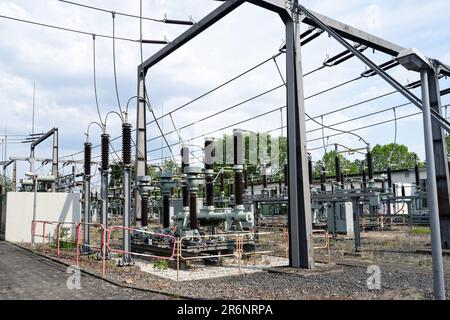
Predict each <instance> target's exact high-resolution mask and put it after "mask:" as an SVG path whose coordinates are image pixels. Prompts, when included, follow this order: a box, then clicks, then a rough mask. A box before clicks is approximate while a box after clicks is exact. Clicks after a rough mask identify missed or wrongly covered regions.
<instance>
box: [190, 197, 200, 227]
mask: <svg viewBox="0 0 450 320" xmlns="http://www.w3.org/2000/svg"><path fill="white" fill-rule="evenodd" d="M189 201H190V204H189V218H190V227H191V230H195V229H197V228H198V223H197V193H196V192H191V193H190V199H189Z"/></svg>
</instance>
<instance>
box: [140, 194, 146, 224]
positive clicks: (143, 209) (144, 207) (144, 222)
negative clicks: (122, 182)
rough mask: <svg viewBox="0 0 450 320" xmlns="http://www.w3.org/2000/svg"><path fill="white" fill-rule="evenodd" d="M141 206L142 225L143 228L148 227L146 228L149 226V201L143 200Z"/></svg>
mask: <svg viewBox="0 0 450 320" xmlns="http://www.w3.org/2000/svg"><path fill="white" fill-rule="evenodd" d="M141 206H142V220H141V224H142V226H143V227H146V226H148V199H147V198H142V200H141Z"/></svg>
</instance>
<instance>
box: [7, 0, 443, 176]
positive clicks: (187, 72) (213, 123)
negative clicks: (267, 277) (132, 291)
mask: <svg viewBox="0 0 450 320" xmlns="http://www.w3.org/2000/svg"><path fill="white" fill-rule="evenodd" d="M79 2H81V3H88V2H87V1H84V2H83V1H82V0H80V1H79ZM89 4H91V5H94V6H98V7H103V8H106V9H110V10H116V11H123V12H129V13H133V14H138V13H139V1H138V0H131V1H118V0H110V1H106V0H95V1H89ZM303 4H304V5H305V6H307V7H308V8H310V9H313V10H314V11H317V12H320V13H322V14H325V15H328V16H330V17H333V18H335V19H337V20H340V21H343V22H346V23H347V24H350V25H352V26H354V27H357V28H360V29H362V30H365V31H367V32H370V33H373V34H375V35H377V36H380V37H383V38H385V39H387V40H390V41H392V42H395V43H397V44H399V45H401V46H403V47H416V48H418V49H420V50H421V51H422V52H423V53H424V54H426V55H427V56H429V57H433V58H437V59H441V60H442V61H444V62H446V63H449V64H450V41H449V39H450V26H449V23H450V22H449V19H448V18H449V16H448V12H450V2H448V1H446V0H435V1H429V2H426V3H425V2H423V1H417V0H408V1H406V0H405V1H387V0H385V1H364V0H357V1H356V0H348V1H339V5H337V2H336V1H329V0H321V1H304V2H303ZM218 5H219V3H218V2H216V1H211V0H182V1H181V0H145V1H144V15H145V16H149V17H155V18H162V17H163V16H164V14H165V13H167V14H168V17H169V18H174V19H187V18H188V17H189V16H190V15H192V16H193V18H194V19H195V20H197V21H198V20H199V19H201V17H203V16H204V15H206V14H207V13H208V12H210V11H211V10H213V9H214V8H215V7H217V6H218ZM0 15H7V16H12V17H17V18H24V19H29V20H33V21H38V22H43V23H49V24H54V25H58V26H65V27H69V28H74V29H80V30H85V31H88V32H95V33H102V34H111V32H112V18H111V16H110V15H109V14H107V13H101V12H96V11H91V10H88V9H83V8H78V7H74V6H71V5H68V4H64V3H61V2H59V1H56V0H0ZM303 28H304V30H305V28H306V27H305V26H303ZM185 29H186V28H185V27H180V26H169V25H164V24H158V23H153V22H145V23H144V37H145V38H149V39H164V38H165V37H167V39H169V40H172V39H174V38H175V37H176V36H177V35H178V34H180V33H181V32H182V31H183V30H185ZM116 30H117V35H118V36H122V37H129V38H133V39H137V38H138V37H139V21H137V20H136V19H130V18H124V17H117V18H116ZM0 38H1V39H2V41H0V110H1V111H2V112H1V114H2V116H1V117H0V130H1V131H3V130H4V129H5V126H7V128H8V133H9V134H10V135H11V134H12V135H14V134H17V135H24V134H28V133H30V131H31V102H32V88H33V82H34V81H35V82H36V88H37V96H36V107H37V114H36V131H47V130H49V129H51V128H52V127H58V128H59V130H60V143H61V147H60V148H61V149H60V155H61V156H65V155H69V154H71V153H74V152H77V151H80V150H81V149H82V145H83V142H84V139H85V135H84V132H85V131H86V128H87V125H88V124H89V123H90V122H91V121H94V120H95V121H98V116H97V112H96V109H95V99H94V91H93V81H92V72H93V71H92V39H91V37H89V36H84V35H77V34H71V33H66V32H62V31H56V30H50V29H46V28H39V27H36V26H30V25H25V24H21V23H18V22H12V21H8V20H4V19H0ZM283 39H284V28H283V24H282V23H281V21H280V19H279V17H278V16H277V15H275V14H273V13H271V12H267V11H265V10H262V9H260V8H258V7H255V6H253V5H250V4H246V5H243V6H242V7H241V8H239V9H238V10H236V11H235V12H233V13H232V14H230V15H229V16H228V17H226V18H225V19H224V20H223V21H221V22H220V23H218V24H217V25H216V26H214V27H213V28H211V29H210V30H208V31H207V32H205V33H204V34H202V35H201V36H199V37H198V38H197V39H195V40H194V41H192V42H191V43H189V44H188V45H186V46H185V47H183V48H182V49H180V50H179V51H178V52H176V53H175V54H173V55H172V56H171V57H169V58H168V59H167V60H165V61H163V62H162V63H160V64H158V65H157V66H156V67H155V68H154V69H152V70H151V71H150V72H149V75H148V79H147V86H148V89H149V93H150V99H151V102H152V104H153V108H154V110H155V113H156V114H157V115H161V114H162V113H164V112H168V111H170V110H173V109H175V108H176V107H178V106H179V105H182V104H183V103H185V102H187V101H189V100H190V99H192V98H194V97H196V96H197V95H199V94H201V93H203V92H205V91H207V90H209V89H211V88H213V87H215V86H216V85H217V84H219V83H221V82H223V81H225V80H228V79H229V78H232V77H233V76H234V75H236V74H238V73H240V72H242V71H244V70H245V69H247V68H249V67H252V66H254V65H255V64H257V63H258V62H260V61H262V60H264V59H266V58H268V57H270V56H272V55H273V54H275V53H276V52H277V50H278V48H279V47H280V45H281V44H282V42H283ZM116 46H117V72H118V82H119V93H120V100H121V104H122V105H123V104H125V103H126V101H127V100H128V98H129V97H131V96H134V95H135V94H136V67H137V65H138V64H139V61H140V57H139V48H138V45H137V44H134V43H129V42H123V41H117V44H116ZM159 48H160V46H154V45H146V46H145V52H144V56H145V57H148V56H150V55H151V54H152V53H154V52H156V51H157V50H158V49H159ZM342 50H343V49H342V48H341V47H340V46H339V45H338V44H337V43H336V42H335V41H334V40H333V39H329V38H327V37H326V36H325V35H322V36H321V37H320V38H319V39H318V40H317V41H314V42H312V43H311V44H308V45H307V46H305V48H304V49H303V52H302V54H303V69H304V71H305V72H306V71H310V70H313V69H315V68H317V67H318V66H320V65H321V64H322V62H323V61H324V60H325V58H326V57H327V55H329V56H332V55H334V54H337V53H339V52H341V51H342ZM365 53H366V54H367V55H368V56H369V57H370V58H372V59H373V60H374V61H376V62H378V63H382V62H385V61H387V60H389V59H390V58H391V57H388V56H386V55H384V54H381V53H379V52H376V53H373V52H371V51H369V50H368V51H366V52H365ZM278 63H279V66H280V68H281V69H282V71H283V72H284V57H283V56H282V57H280V58H279V59H278ZM97 69H98V70H97V72H98V74H97V81H98V94H99V102H100V107H101V112H102V115H103V116H104V115H105V114H106V113H107V112H108V111H110V110H118V106H117V102H116V98H115V91H114V78H113V65H112V41H111V40H108V39H98V40H97ZM364 69H365V66H364V65H363V64H362V63H361V62H359V61H358V60H356V59H352V60H349V61H347V62H346V63H344V64H342V65H339V66H337V67H333V68H327V69H324V70H322V71H320V72H316V73H314V74H313V75H311V76H309V77H307V78H305V85H304V86H305V87H304V91H305V95H306V96H309V95H311V94H314V93H316V92H319V91H321V90H323V89H326V88H328V87H330V86H333V85H335V84H339V83H341V82H344V81H346V80H350V79H352V78H355V77H357V76H358V75H359V74H360V73H361V72H362V71H364ZM390 73H391V74H392V75H393V76H394V77H395V78H396V79H398V80H399V81H400V82H402V83H406V82H407V81H415V80H418V75H417V74H414V73H410V72H407V71H405V70H403V69H402V68H401V67H399V68H396V69H393V70H391V71H390ZM279 84H281V79H280V76H279V75H278V72H277V70H276V67H275V64H274V63H272V62H270V63H267V64H266V65H264V66H263V67H261V68H259V69H257V70H256V71H255V72H252V73H250V74H249V75H248V76H245V77H243V78H242V79H240V80H239V81H236V82H235V83H232V84H231V85H229V86H227V87H225V88H224V90H221V91H220V92H217V93H214V94H212V95H211V96H208V97H207V98H205V99H202V100H200V101H199V102H197V103H195V104H192V105H191V106H189V107H188V108H185V109H183V110H182V111H179V112H175V113H173V119H174V122H175V125H176V126H177V127H181V126H183V125H186V124H189V123H191V122H192V121H195V120H197V119H199V118H202V117H205V116H208V115H210V114H212V113H214V112H217V111H220V110H221V109H223V108H226V107H228V106H231V105H233V104H235V103H237V102H240V101H243V100H245V99H246V98H248V97H250V96H253V95H256V94H258V93H261V92H263V91H265V90H268V89H270V88H273V87H275V86H277V85H279ZM441 86H442V88H448V87H449V86H450V81H448V80H446V79H442V80H441ZM389 91H392V88H390V87H389V85H387V84H386V83H384V82H383V81H382V80H381V79H379V78H378V77H373V78H370V79H364V80H362V81H358V82H355V83H352V84H350V85H347V86H344V87H342V88H339V89H337V90H334V91H332V92H330V93H327V94H324V95H321V96H319V97H316V98H313V99H308V100H307V102H306V110H307V112H308V114H310V115H311V116H316V115H320V114H322V113H325V112H327V111H330V110H333V109H337V108H340V107H344V106H346V105H350V104H352V103H357V102H359V101H362V100H365V99H368V98H371V97H374V96H377V95H380V94H383V93H386V92H389ZM415 93H416V94H417V95H420V92H418V91H417V90H416V91H415ZM405 102H406V101H405V99H404V98H402V97H401V96H400V95H393V96H389V97H387V98H383V99H379V100H377V101H375V102H373V103H369V104H365V105H362V106H360V107H358V108H354V109H350V110H348V111H345V112H341V113H338V114H333V115H332V116H329V117H324V123H325V124H333V123H337V122H341V121H345V120H348V119H351V118H354V117H358V116H362V115H365V114H369V113H372V112H375V111H377V110H383V109H389V108H391V107H392V108H393V107H394V106H397V105H400V104H403V103H405ZM447 103H450V99H449V98H448V97H445V98H444V99H443V104H447ZM284 105H285V95H284V91H283V90H282V89H281V90H277V91H274V92H273V93H271V94H269V95H266V96H264V97H263V98H261V99H257V100H255V101H252V102H251V103H248V104H245V105H243V106H241V107H238V108H236V109H234V110H233V112H227V113H225V114H223V115H222V116H221V117H215V118H212V119H210V120H208V121H205V122H202V123H201V125H198V126H195V127H189V128H187V129H185V130H182V131H181V136H182V138H183V139H189V138H191V137H195V136H200V135H203V134H205V133H208V132H211V131H214V130H216V129H218V128H221V127H224V126H227V125H229V124H232V123H234V122H237V121H239V120H241V119H242V120H243V119H246V118H250V117H252V116H254V115H256V114H258V113H263V112H267V111H269V110H272V109H275V108H279V107H282V106H284ZM135 112H136V111H135V103H132V104H131V105H130V120H131V121H132V122H134V118H135ZM396 112H397V115H398V116H399V117H401V116H404V115H408V114H411V113H415V112H417V109H416V108H415V107H412V106H406V107H402V108H398V109H396ZM148 117H149V119H150V115H149V116H148ZM393 117H394V112H393V110H392V111H387V112H385V113H383V114H380V115H378V116H374V117H369V118H364V119H360V120H357V121H351V122H347V123H345V124H343V125H340V126H337V128H340V129H354V128H357V127H362V126H365V125H368V124H371V123H374V122H380V121H383V120H388V119H393ZM281 123H282V122H281V117H280V112H275V113H272V114H270V115H268V116H265V117H262V118H260V119H259V121H252V122H248V123H245V124H243V125H240V127H241V128H242V129H248V130H252V131H267V130H271V129H275V128H277V127H280V126H281ZM283 124H284V125H285V124H286V115H285V114H284V115H283ZM162 125H163V127H164V131H172V130H173V126H172V123H171V121H170V118H165V121H164V123H163V124H162ZM315 128H317V126H316V125H314V124H312V123H309V124H308V130H311V129H315ZM397 129H398V134H397V142H398V143H403V144H405V145H407V146H408V147H409V148H410V149H411V150H412V151H415V152H417V153H418V154H419V155H420V156H421V158H422V159H423V158H424V150H423V135H422V120H421V117H420V116H416V117H412V118H408V119H405V120H402V121H399V122H398V128H397ZM148 130H149V133H148V137H149V138H152V137H157V136H158V135H159V134H158V131H157V127H156V126H155V125H151V126H149V128H148ZM98 131H99V130H98V129H96V128H95V127H92V131H91V135H92V136H91V140H92V141H93V143H97V142H98V141H99V134H100V133H99V132H98ZM108 131H109V133H110V134H111V135H112V136H116V135H118V133H119V132H120V123H119V121H118V120H117V119H115V118H114V117H111V118H110V121H109V123H108ZM230 132H231V129H229V130H228V131H224V132H222V133H230ZM394 132H395V126H394V124H393V123H391V124H389V125H383V126H380V127H375V128H372V129H367V130H362V131H358V134H360V135H362V136H363V137H364V139H365V140H367V141H369V142H370V143H371V144H372V145H375V144H377V143H380V144H385V143H392V142H393V141H394V136H395V135H394ZM333 133H334V132H332V131H328V130H325V132H324V136H325V137H327V136H329V135H332V134H333ZM2 134H3V133H2ZM276 134H281V133H280V132H278V131H277V132H276ZM321 134H322V133H321V131H316V132H312V133H310V134H308V139H310V140H311V139H315V138H320V137H321V136H322V135H321ZM220 135H221V133H216V134H214V135H213V136H214V137H219V136H220ZM168 139H169V141H170V142H173V143H175V142H176V141H177V140H178V137H177V135H176V134H172V135H169V136H168ZM327 140H328V142H329V143H341V144H344V145H347V146H349V147H361V146H363V144H362V143H361V142H360V141H357V139H355V138H354V137H352V136H348V135H347V136H346V135H342V136H339V137H334V138H333V137H332V138H329V139H327ZM192 142H193V143H194V144H202V142H201V140H200V141H192ZM161 143H162V142H161V140H160V139H156V140H155V141H152V142H151V143H149V145H148V147H149V149H150V150H154V149H158V148H159V147H161ZM321 145H322V141H315V142H312V143H310V144H309V145H308V147H310V148H317V147H320V146H321ZM115 147H116V148H117V149H120V142H119V141H118V143H116V144H115ZM174 152H176V153H178V148H177V147H175V148H174ZM94 154H96V153H94ZM322 154H323V149H321V150H317V151H314V152H313V157H314V159H315V160H317V159H320V157H321V156H322ZM28 155H29V148H28V146H26V145H23V144H10V145H8V156H28ZM50 155H51V152H50V142H48V143H45V144H44V145H42V146H40V147H39V149H38V151H37V156H39V157H50ZM163 155H164V156H168V155H169V153H168V151H167V150H165V153H164V154H163ZM114 157H115V156H113V158H114ZM160 157H161V151H154V152H151V153H150V154H149V159H155V161H154V162H159V160H157V159H158V158H160ZM75 158H76V159H81V156H77V157H75ZM79 169H80V170H81V167H80V168H79ZM25 170H26V166H25V165H24V164H23V165H22V166H21V167H20V168H19V175H20V173H21V172H22V173H23V172H24V171H25ZM49 170H50V167H47V166H44V167H43V168H42V169H40V173H41V174H46V173H48V171H49ZM67 170H68V168H67ZM9 173H10V172H9Z"/></svg>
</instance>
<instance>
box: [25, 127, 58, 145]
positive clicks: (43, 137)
mask: <svg viewBox="0 0 450 320" xmlns="http://www.w3.org/2000/svg"><path fill="white" fill-rule="evenodd" d="M56 130H57V129H56V128H53V129H52V130H50V131H49V132H47V133H45V134H44V135H42V136H41V137H40V138H39V139H38V140H36V141H35V142H33V143H32V144H31V147H32V148H35V147H36V146H37V145H39V144H40V143H42V142H44V141H45V140H47V139H48V138H49V137H50V136H51V135H52V134H53V133H54V132H55V131H56Z"/></svg>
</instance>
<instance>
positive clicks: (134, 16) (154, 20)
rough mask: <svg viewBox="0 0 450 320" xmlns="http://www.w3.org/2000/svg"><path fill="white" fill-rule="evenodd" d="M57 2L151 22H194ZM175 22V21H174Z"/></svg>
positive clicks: (188, 23) (75, 3)
mask: <svg viewBox="0 0 450 320" xmlns="http://www.w3.org/2000/svg"><path fill="white" fill-rule="evenodd" d="M58 1H59V2H64V3H67V4H71V5H74V6H78V7H83V8H86V9H91V10H96V11H101V12H106V13H112V12H114V13H116V14H117V15H120V16H123V17H128V18H136V19H143V20H148V21H153V22H159V23H167V24H185V25H193V24H194V22H193V21H192V20H190V21H181V20H171V19H167V18H164V19H156V18H149V17H142V13H141V15H140V16H136V15H133V14H129V13H124V12H116V11H111V10H107V9H103V8H99V7H94V6H89V5H85V4H81V3H78V2H73V1H66V0H58ZM175 22H177V23H175Z"/></svg>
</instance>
